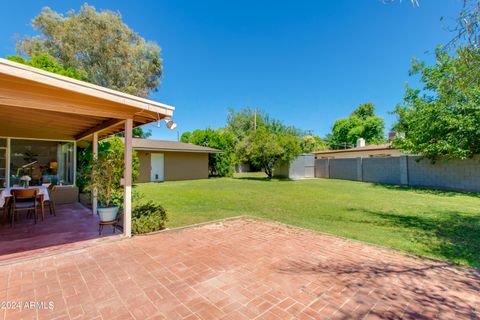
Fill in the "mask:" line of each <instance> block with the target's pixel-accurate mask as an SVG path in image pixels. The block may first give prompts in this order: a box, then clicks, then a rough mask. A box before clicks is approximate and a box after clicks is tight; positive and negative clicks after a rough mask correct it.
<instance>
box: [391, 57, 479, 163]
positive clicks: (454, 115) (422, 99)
mask: <svg viewBox="0 0 480 320" xmlns="http://www.w3.org/2000/svg"><path fill="white" fill-rule="evenodd" d="M436 58H437V59H436V63H435V64H434V65H432V66H426V65H425V64H424V63H421V62H418V61H414V63H413V66H412V70H411V74H419V75H420V76H421V78H420V81H421V83H422V84H423V88H421V89H412V88H409V87H407V89H406V93H405V97H404V100H403V103H402V104H401V105H399V106H398V107H397V108H396V110H395V113H396V114H397V115H398V117H399V120H398V122H397V123H396V125H395V127H394V128H395V129H396V130H397V131H401V132H404V133H405V138H404V139H397V140H395V145H396V146H397V147H399V148H401V149H403V150H404V151H405V152H408V153H414V154H421V155H422V156H424V157H426V158H429V159H432V160H435V159H438V158H441V157H446V158H459V159H465V158H470V157H472V156H474V155H475V154H479V153H480V49H472V48H470V47H464V48H462V49H459V50H458V51H457V54H456V55H449V54H448V53H446V52H445V51H443V50H440V49H439V50H437V53H436Z"/></svg>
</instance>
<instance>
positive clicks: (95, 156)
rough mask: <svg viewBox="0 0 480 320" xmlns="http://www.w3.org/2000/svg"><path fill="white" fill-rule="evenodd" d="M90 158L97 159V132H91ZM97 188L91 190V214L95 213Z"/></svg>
mask: <svg viewBox="0 0 480 320" xmlns="http://www.w3.org/2000/svg"><path fill="white" fill-rule="evenodd" d="M92 158H93V160H97V158H98V132H95V133H94V134H93V142H92ZM97 205H98V201H97V189H93V190H92V214H96V213H97Z"/></svg>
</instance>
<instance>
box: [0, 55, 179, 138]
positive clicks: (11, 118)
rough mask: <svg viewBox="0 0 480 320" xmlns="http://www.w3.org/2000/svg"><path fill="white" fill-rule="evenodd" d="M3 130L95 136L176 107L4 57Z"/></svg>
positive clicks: (0, 80) (0, 72)
mask: <svg viewBox="0 0 480 320" xmlns="http://www.w3.org/2000/svg"><path fill="white" fill-rule="evenodd" d="M0 109H1V113H0V136H10V137H24V138H38V139H58V140H87V139H88V140H91V139H92V136H93V133H95V132H96V133H97V134H98V135H99V137H102V136H107V135H111V134H114V133H117V132H121V131H123V130H124V128H125V126H124V123H125V121H126V120H127V119H132V121H133V126H134V127H135V126H139V125H142V124H146V123H150V122H154V121H157V120H159V119H163V118H166V117H172V116H173V111H174V110H175V108H174V107H172V106H169V105H165V104H162V103H159V102H155V101H151V100H147V99H143V98H140V97H136V96H133V95H130V94H125V93H122V92H118V91H115V90H111V89H107V88H104V87H101V86H97V85H94V84H90V83H87V82H84V81H79V80H76V79H72V78H68V77H64V76H61V75H57V74H54V73H51V72H47V71H43V70H40V69H37V68H33V67H30V66H26V65H23V64H20V63H16V62H12V61H9V60H5V59H2V58H0Z"/></svg>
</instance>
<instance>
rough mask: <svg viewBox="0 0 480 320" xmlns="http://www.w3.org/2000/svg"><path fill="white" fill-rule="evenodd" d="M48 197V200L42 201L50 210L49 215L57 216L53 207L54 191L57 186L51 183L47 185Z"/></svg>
mask: <svg viewBox="0 0 480 320" xmlns="http://www.w3.org/2000/svg"><path fill="white" fill-rule="evenodd" d="M47 190H48V197H49V200H48V201H45V202H44V203H45V204H47V205H48V209H49V210H50V215H53V216H55V217H56V216H57V212H56V208H55V193H56V192H57V186H55V185H54V184H53V183H50V184H49V185H48V188H47Z"/></svg>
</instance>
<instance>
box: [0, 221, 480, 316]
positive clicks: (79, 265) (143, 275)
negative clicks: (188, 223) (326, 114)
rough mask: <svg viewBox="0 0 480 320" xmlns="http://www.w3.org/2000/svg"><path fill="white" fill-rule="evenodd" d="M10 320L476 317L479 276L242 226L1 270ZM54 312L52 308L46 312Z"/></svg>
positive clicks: (320, 238) (269, 227)
mask: <svg viewBox="0 0 480 320" xmlns="http://www.w3.org/2000/svg"><path fill="white" fill-rule="evenodd" d="M0 284H1V286H0V288H1V291H0V295H1V299H0V301H21V302H28V301H37V302H39V301H40V302H45V304H44V308H43V309H40V310H38V308H32V309H28V308H27V309H23V310H19V309H15V310H12V309H9V310H5V309H3V310H2V312H3V315H4V318H5V319H20V318H25V319H32V318H35V317H38V318H40V319H81V318H83V319H109V320H110V319H131V318H132V319H208V320H212V319H328V318H332V319H360V318H368V319H377V318H382V319H392V318H406V319H419V318H420V319H422V318H423V319H427V318H441V319H476V318H478V317H479V308H480V273H479V271H476V270H473V269H468V268H457V267H452V266H449V265H447V264H445V263H439V262H432V261H430V260H423V259H418V258H414V257H410V256H406V255H403V254H400V253H397V252H393V251H390V250H386V249H381V248H378V247H375V246H370V245H366V244H362V243H359V242H355V241H348V240H344V239H341V238H336V237H331V236H326V235H320V234H315V233H312V232H308V231H303V230H299V229H293V228H288V227H285V226H282V225H278V224H275V223H270V222H264V221H257V220H250V219H238V220H229V221H226V222H223V223H213V224H208V225H204V226H201V227H196V228H189V229H184V230H180V231H170V232H165V233H160V234H156V235H150V236H142V237H135V238H133V239H125V240H119V241H115V242H109V243H102V244H98V245H96V246H93V247H90V248H87V249H82V250H78V251H73V252H68V253H62V254H58V255H55V256H50V257H44V258H39V259H36V260H32V261H26V262H22V263H17V264H12V265H8V266H3V267H0ZM48 302H53V304H54V305H53V307H54V308H53V309H52V310H50V309H48Z"/></svg>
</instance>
